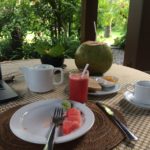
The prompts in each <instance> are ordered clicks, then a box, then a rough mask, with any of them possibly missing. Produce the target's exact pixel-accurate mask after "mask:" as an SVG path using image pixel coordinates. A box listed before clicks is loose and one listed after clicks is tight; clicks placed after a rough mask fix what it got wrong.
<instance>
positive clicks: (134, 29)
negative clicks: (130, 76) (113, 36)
mask: <svg viewBox="0 0 150 150" xmlns="http://www.w3.org/2000/svg"><path fill="white" fill-rule="evenodd" d="M149 14H150V0H144V1H143V0H130V9H129V18H128V31H127V37H126V47H125V58H124V65H126V66H129V67H133V68H136V69H139V70H142V71H148V70H150V17H149V16H150V15H149Z"/></svg>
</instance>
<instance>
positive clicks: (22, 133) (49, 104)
mask: <svg viewBox="0 0 150 150" xmlns="http://www.w3.org/2000/svg"><path fill="white" fill-rule="evenodd" d="M57 106H61V100H56V99H49V100H42V101H38V102H34V103H31V104H28V105H26V106H23V107H22V108H20V109H19V110H17V111H16V112H15V113H14V114H13V116H12V117H11V119H10V124H9V125H10V129H11V131H12V132H13V133H14V134H15V135H16V136H17V137H19V138H20V139H22V140H25V141H28V142H31V143H37V144H45V143H46V141H47V135H48V133H49V131H50V128H48V127H47V128H46V127H44V124H43V120H44V118H50V116H52V114H53V112H54V108H55V107H57ZM73 106H74V107H76V108H78V109H79V110H80V111H81V112H82V113H83V116H84V121H83V124H82V126H81V127H80V128H79V129H76V130H75V131H73V132H71V133H70V134H68V135H61V136H57V137H56V139H55V143H64V142H67V141H71V140H74V139H76V138H78V137H80V136H82V135H84V134H85V133H86V132H87V131H89V130H90V128H91V127H92V126H93V124H94V121H95V117H94V114H93V112H92V111H91V110H90V109H89V108H88V107H87V106H86V105H84V104H81V103H77V102H73Z"/></svg>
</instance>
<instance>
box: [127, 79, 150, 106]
mask: <svg viewBox="0 0 150 150" xmlns="http://www.w3.org/2000/svg"><path fill="white" fill-rule="evenodd" d="M127 90H128V91H130V92H132V93H133V95H134V101H136V102H138V103H142V104H150V81H137V82H136V83H135V84H134V85H132V84H130V85H128V86H127Z"/></svg>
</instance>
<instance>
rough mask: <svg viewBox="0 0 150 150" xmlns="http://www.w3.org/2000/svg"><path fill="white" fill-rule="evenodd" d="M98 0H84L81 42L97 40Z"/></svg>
mask: <svg viewBox="0 0 150 150" xmlns="http://www.w3.org/2000/svg"><path fill="white" fill-rule="evenodd" d="M97 10H98V0H82V11H81V12H82V14H81V39H80V41H81V43H82V42H84V41H88V40H91V41H95V40H96V33H95V29H94V22H95V23H96V21H97Z"/></svg>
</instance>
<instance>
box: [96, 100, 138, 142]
mask: <svg viewBox="0 0 150 150" xmlns="http://www.w3.org/2000/svg"><path fill="white" fill-rule="evenodd" d="M96 105H97V106H98V107H99V108H100V109H101V110H103V111H104V112H105V114H106V115H107V116H108V117H109V118H110V119H111V120H112V121H113V122H114V123H115V124H116V125H117V126H118V127H119V129H120V130H121V131H122V132H123V133H124V135H125V136H126V137H127V139H128V140H130V141H137V140H138V138H137V137H136V136H135V135H134V134H133V133H132V132H131V131H130V130H129V129H128V128H127V126H126V125H125V124H123V122H121V121H120V119H119V118H118V117H117V116H116V115H115V113H114V112H113V111H112V110H111V109H110V108H109V107H108V106H106V105H105V104H102V103H100V102H96Z"/></svg>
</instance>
